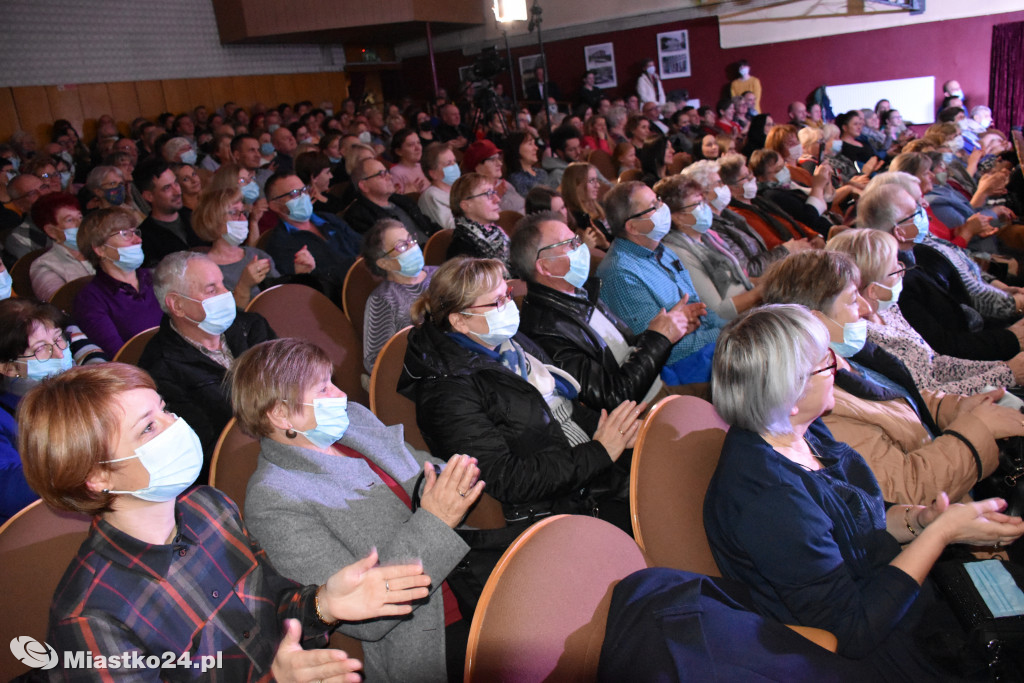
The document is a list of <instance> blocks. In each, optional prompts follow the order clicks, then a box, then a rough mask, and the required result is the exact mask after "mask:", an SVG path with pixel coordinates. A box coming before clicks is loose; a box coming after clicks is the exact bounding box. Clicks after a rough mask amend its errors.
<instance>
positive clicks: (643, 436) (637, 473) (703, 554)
mask: <svg viewBox="0 0 1024 683" xmlns="http://www.w3.org/2000/svg"><path fill="white" fill-rule="evenodd" d="M728 428H729V426H728V425H727V424H726V423H725V422H723V421H722V418H721V417H719V416H718V413H716V412H715V409H714V406H712V405H711V404H710V403H708V402H707V401H703V400H701V399H699V398H696V397H694V396H669V397H668V398H665V399H662V400H661V401H659V402H658V404H657V405H656V406H654V408H652V409H651V411H650V412H649V413H648V414H647V417H646V418H644V422H643V424H642V425H641V426H640V431H639V432H638V433H637V439H636V445H635V446H634V447H633V464H632V472H631V475H630V483H629V485H630V491H629V505H630V512H631V514H632V519H633V536H634V537H635V538H636V542H637V544H639V546H640V547H641V548H643V551H644V553H645V554H646V555H647V557H648V558H650V560H651V563H652V565H653V566H657V567H670V568H672V569H684V570H686V571H690V572H694V573H697V574H707V575H708V576H721V572H719V570H718V565H717V564H716V563H715V559H714V557H713V556H712V555H711V547H710V546H709V545H708V539H707V535H706V534H705V533H704V494H705V493H706V492H707V488H708V483H710V481H711V475H712V474H714V473H715V467H716V466H717V465H718V456H719V455H720V454H721V452H722V443H723V442H724V441H725V432H726V430H727V429H728Z"/></svg>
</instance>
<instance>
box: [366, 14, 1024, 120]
mask: <svg viewBox="0 0 1024 683" xmlns="http://www.w3.org/2000/svg"><path fill="white" fill-rule="evenodd" d="M1013 21H1024V12H1009V13H1004V14H995V15H991V16H985V17H974V18H970V19H957V20H951V21H940V22H930V23H926V24H919V25H916V26H907V27H900V28H892V29H881V30H876V31H864V32H861V33H854V34H848V35H841V36H828V37H825V38H814V39H809V40H796V41H790V42H784V43H776V44H772V45H758V46H754V47H744V48H736V49H730V50H723V49H722V48H720V47H719V44H718V20H717V19H716V18H708V19H697V20H694V21H681V22H674V23H670V24H663V25H660V26H650V27H647V28H638V29H632V30H629V31H622V32H611V33H602V34H597V35H591V36H587V37H585V38H572V39H569V40H561V41H557V42H552V43H547V42H546V43H545V52H546V53H547V58H548V71H549V72H550V76H551V78H552V79H553V80H554V81H555V82H556V83H558V84H559V86H560V87H561V89H562V92H563V94H565V95H566V96H567V97H572V96H573V94H574V93H575V92H576V90H577V89H578V86H579V79H580V77H581V75H582V73H583V70H584V68H585V67H584V62H583V47H584V46H585V45H594V44H597V43H606V42H612V43H614V44H615V66H616V71H617V76H618V81H619V87H618V89H617V90H616V91H615V92H614V93H613V94H617V95H620V96H624V95H626V94H627V93H629V92H632V91H633V88H634V87H635V83H636V77H637V76H638V75H639V66H638V63H639V62H640V61H641V60H643V59H644V58H646V57H648V56H651V57H656V56H657V48H656V35H657V34H658V33H660V32H664V31H672V30H678V29H687V30H688V31H689V37H690V59H691V61H692V63H693V67H692V70H693V76H691V77H689V78H676V79H671V80H667V81H665V82H664V85H665V90H666V91H671V90H674V89H680V88H685V89H687V90H688V91H689V92H690V96H691V97H699V98H700V99H701V101H702V103H705V104H714V103H715V102H716V101H717V99H718V98H719V96H720V95H721V93H722V89H723V87H724V86H725V85H726V84H727V83H728V81H729V80H730V79H731V78H733V77H735V75H734V74H733V73H732V71H731V69H732V65H733V64H735V62H736V61H738V60H740V59H747V60H748V61H750V63H751V65H752V69H751V71H752V73H753V75H755V76H757V77H758V78H760V79H761V85H762V87H763V89H764V93H763V95H762V101H761V103H762V107H763V108H764V110H765V111H767V112H770V113H772V114H774V115H775V117H776V119H778V118H779V117H780V116H784V115H785V111H786V107H787V106H788V104H789V102H791V101H792V100H796V99H805V98H806V97H807V96H808V95H809V94H810V93H811V92H812V91H813V90H814V89H815V88H817V87H818V86H819V85H829V84H835V85H839V84H845V83H860V82H865V81H881V80H889V79H894V78H911V77H916V76H935V79H936V96H937V98H939V99H941V91H942V83H943V81H945V80H947V79H950V78H956V79H958V80H959V81H960V84H961V85H962V86H963V88H964V90H965V92H966V93H967V96H968V99H969V100H970V102H971V103H974V104H981V103H984V102H987V100H988V76H989V53H990V51H991V47H992V26H993V25H995V24H1001V23H1006V22H1013ZM766 30H770V27H766ZM499 49H501V50H503V44H502V45H499ZM536 52H537V46H536V44H534V45H532V46H531V47H524V48H514V49H513V50H512V56H513V62H514V65H515V68H516V69H518V61H517V60H518V58H519V56H521V55H529V54H536ZM435 58H436V61H437V69H438V80H439V81H440V84H441V86H442V87H445V88H447V89H448V93H449V95H450V96H455V94H456V93H457V85H458V82H457V81H458V68H459V67H460V66H466V65H469V64H472V63H473V58H472V57H466V56H463V55H462V54H461V53H460V52H458V51H452V52H443V53H438V54H437V55H436V56H435ZM502 78H503V79H504V80H505V87H506V91H507V89H508V87H509V83H508V78H507V76H502ZM516 81H517V83H519V76H518V72H517V74H516ZM431 83H432V81H431V75H430V62H429V59H428V58H427V57H426V56H423V57H416V58H412V59H407V60H405V62H404V63H403V65H402V70H401V71H399V72H392V73H391V74H388V75H387V77H385V79H384V85H385V89H386V90H385V95H386V96H387V97H389V98H396V97H399V96H401V95H404V94H410V95H413V96H414V97H417V98H427V97H428V96H430V95H431V94H432V92H431V90H432V86H431ZM519 92H520V94H521V92H522V88H521V85H520V90H519ZM872 104H874V103H873V102H872V103H865V105H872ZM836 113H837V114H838V113H839V112H836Z"/></svg>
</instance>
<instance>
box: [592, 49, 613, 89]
mask: <svg viewBox="0 0 1024 683" xmlns="http://www.w3.org/2000/svg"><path fill="white" fill-rule="evenodd" d="M583 61H584V62H585V63H586V65H587V70H588V71H589V70H591V69H593V70H594V72H595V73H596V76H595V79H594V85H596V86H597V87H598V88H602V89H608V88H615V87H617V86H618V85H619V80H618V77H617V76H616V75H615V45H613V44H612V43H600V44H599V45H587V46H586V47H584V48H583Z"/></svg>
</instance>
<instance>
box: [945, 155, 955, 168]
mask: <svg viewBox="0 0 1024 683" xmlns="http://www.w3.org/2000/svg"><path fill="white" fill-rule="evenodd" d="M955 158H956V155H955V154H953V153H952V152H943V153H942V163H944V164H946V165H947V166H948V165H949V164H951V163H953V159H955Z"/></svg>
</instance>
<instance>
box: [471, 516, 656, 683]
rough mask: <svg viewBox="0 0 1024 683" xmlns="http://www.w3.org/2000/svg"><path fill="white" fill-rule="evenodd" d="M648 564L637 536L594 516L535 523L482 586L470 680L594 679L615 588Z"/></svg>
mask: <svg viewBox="0 0 1024 683" xmlns="http://www.w3.org/2000/svg"><path fill="white" fill-rule="evenodd" d="M646 566H647V564H646V562H645V560H644V556H643V553H642V552H641V551H640V548H639V547H638V546H637V545H636V543H634V542H633V539H631V538H630V537H629V536H628V535H627V534H626V533H624V532H623V531H622V530H620V529H617V528H616V527H614V526H612V525H611V524H609V523H608V522H605V521H602V520H600V519H597V518H595V517H588V516H585V515H557V516H554V517H549V518H548V519H545V520H543V521H541V522H538V523H537V524H534V525H533V526H531V527H530V528H528V529H527V530H526V531H524V532H523V533H522V534H521V535H520V536H519V538H517V539H516V540H515V542H513V544H512V545H511V546H510V547H509V549H508V550H507V551H505V554H504V555H502V557H501V560H499V561H498V564H497V566H496V567H495V568H494V571H493V572H492V573H491V576H490V578H489V579H488V580H487V584H486V585H485V586H484V590H483V593H482V594H481V596H480V602H479V603H478V604H477V608H476V613H475V614H474V616H473V624H472V626H471V628H470V631H469V644H468V646H467V649H466V669H465V680H466V681H467V683H476V682H478V681H488V682H492V681H510V682H511V681H515V682H516V683H531V682H533V681H538V682H539V681H548V680H550V681H594V680H596V679H597V664H598V660H599V658H600V654H601V644H602V642H603V641H604V632H605V624H606V622H607V620H608V607H609V604H610V603H611V595H612V589H613V588H614V587H615V584H617V583H618V582H619V581H620V580H621V579H623V578H625V577H626V576H628V575H629V574H632V573H633V572H635V571H638V570H640V569H644V568H645V567H646Z"/></svg>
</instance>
